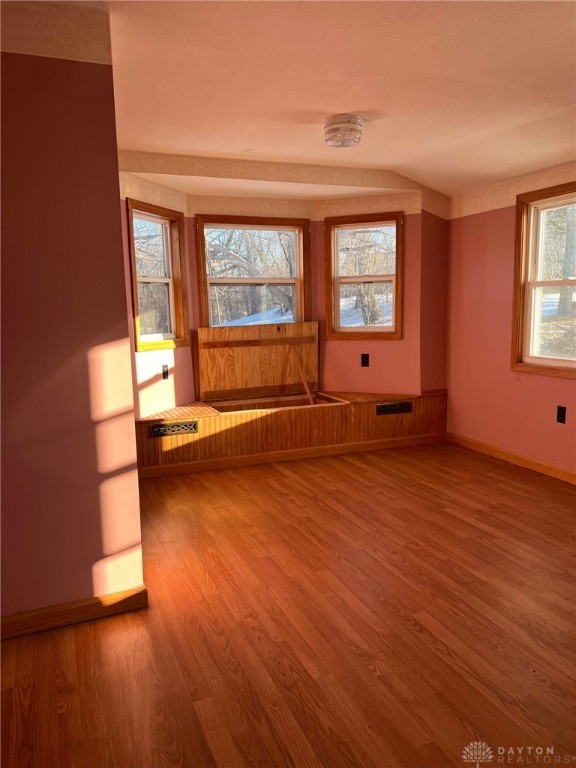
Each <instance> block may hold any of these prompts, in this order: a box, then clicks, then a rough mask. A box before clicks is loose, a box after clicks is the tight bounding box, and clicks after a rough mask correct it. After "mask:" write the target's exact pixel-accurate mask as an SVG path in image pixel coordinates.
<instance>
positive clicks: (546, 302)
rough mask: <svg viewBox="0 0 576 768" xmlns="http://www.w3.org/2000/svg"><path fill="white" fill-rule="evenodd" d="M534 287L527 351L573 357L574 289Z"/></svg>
mask: <svg viewBox="0 0 576 768" xmlns="http://www.w3.org/2000/svg"><path fill="white" fill-rule="evenodd" d="M533 291H534V293H533V304H532V333H531V337H532V344H531V347H532V348H531V351H530V354H531V355H532V356H533V357H553V358H557V359H561V360H576V312H575V309H576V303H575V302H576V290H575V289H574V288H573V287H572V286H556V287H550V288H548V287H546V288H534V289H533Z"/></svg>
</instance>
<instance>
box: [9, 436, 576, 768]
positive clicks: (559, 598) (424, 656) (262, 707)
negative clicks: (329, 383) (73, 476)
mask: <svg viewBox="0 0 576 768" xmlns="http://www.w3.org/2000/svg"><path fill="white" fill-rule="evenodd" d="M575 502H576V494H575V491H574V488H573V487H572V486H569V485H567V484H566V483H560V482H558V481H556V480H553V479H551V478H548V477H545V476H543V475H538V474H536V473H534V472H530V471H529V470H527V469H522V468H520V467H516V466H513V465H511V464H506V463H504V462H501V461H498V460H496V459H493V458H490V457H487V456H483V455H481V454H479V453H474V452H472V451H468V450H466V449H464V448H460V447H458V446H455V445H446V444H445V445H440V446H420V447H415V448H406V449H402V450H398V451H386V452H380V453H364V454H354V455H350V456H345V457H329V458H322V459H315V460H306V461H297V462H289V463H288V462H286V463H282V462H281V463H277V464H268V465H262V466H258V467H245V468H242V469H228V470H222V471H220V472H218V474H217V476H216V475H215V474H214V473H213V472H209V473H198V474H194V475H190V476H181V477H166V478H157V479H154V480H146V481H143V482H142V483H141V506H142V536H143V550H144V570H145V573H146V581H147V585H148V588H149V590H150V609H149V610H148V611H137V612H133V613H125V614H122V615H119V616H115V617H111V618H109V619H106V620H104V621H97V622H89V623H87V624H79V625H77V626H75V627H68V628H65V629H60V630H56V631H52V632H43V633H41V634H39V635H35V636H31V637H26V638H21V639H17V640H9V641H6V642H4V643H2V657H3V658H2V729H3V740H2V745H3V756H2V766H3V768H21V767H22V768H23V767H24V766H37V767H38V768H161V767H162V768H169V766H173V767H174V768H176V767H180V768H256V767H258V768H463V766H464V765H465V763H463V761H462V750H463V749H464V747H465V746H466V745H467V744H468V743H469V742H471V741H477V740H481V741H485V742H486V743H488V744H490V745H491V746H492V748H493V749H494V751H495V750H496V748H497V747H498V746H500V745H502V746H515V747H522V746H523V747H525V748H526V747H527V746H530V745H531V746H532V747H533V748H535V747H537V746H546V745H551V746H553V748H554V751H555V755H554V758H556V757H558V758H560V761H561V763H562V764H573V761H571V760H570V756H571V755H573V754H576V734H575V732H574V729H573V716H574V711H575V710H576V696H575V692H574V686H573V680H572V675H571V672H572V670H573V668H574V661H575V652H574V642H573V641H574V626H575V624H574V618H575V617H574V613H573V606H572V605H571V603H570V598H571V596H572V595H573V585H574V558H573V542H572V540H571V535H572V528H573V519H574V505H575ZM564 756H567V760H565V759H564ZM523 760H524V763H523V764H524V765H526V763H528V762H530V761H532V762H533V763H534V768H535V766H536V762H535V754H534V752H532V756H531V757H529V756H528V755H527V753H526V751H525V752H524V753H523ZM551 762H552V764H554V765H555V764H557V761H556V760H552V761H551ZM496 763H497V757H496V751H495V759H494V761H493V762H492V763H491V765H494V766H495V765H496ZM515 764H516V763H515Z"/></svg>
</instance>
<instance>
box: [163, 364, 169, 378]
mask: <svg viewBox="0 0 576 768" xmlns="http://www.w3.org/2000/svg"><path fill="white" fill-rule="evenodd" d="M162 378H163V379H164V380H166V379H167V378H168V366H167V365H163V366H162Z"/></svg>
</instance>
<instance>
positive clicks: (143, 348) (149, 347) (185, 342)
mask: <svg viewBox="0 0 576 768" xmlns="http://www.w3.org/2000/svg"><path fill="white" fill-rule="evenodd" d="M189 346H190V339H184V338H177V339H163V340H162V341H140V340H138V341H137V342H136V352H154V351H155V350H158V349H175V348H176V347H189Z"/></svg>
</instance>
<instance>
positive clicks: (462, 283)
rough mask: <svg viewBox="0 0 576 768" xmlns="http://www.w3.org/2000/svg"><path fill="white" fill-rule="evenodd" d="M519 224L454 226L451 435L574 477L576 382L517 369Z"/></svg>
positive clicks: (486, 219)
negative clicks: (561, 409) (559, 414)
mask: <svg viewBox="0 0 576 768" xmlns="http://www.w3.org/2000/svg"><path fill="white" fill-rule="evenodd" d="M514 225H515V209H514V208H502V209H499V210H493V211H488V212H485V213H478V214H476V215H472V216H465V217H463V218H459V219H455V220H453V221H452V222H451V248H450V278H449V280H450V289H449V296H450V300H449V329H450V330H449V347H448V393H449V398H448V430H449V432H452V433H455V434H457V435H461V436H463V437H467V438H471V439H473V440H478V441H480V442H482V443H486V444H488V445H490V446H495V447H497V448H500V449H501V450H504V451H508V452H510V453H515V454H518V455H520V456H524V457H526V458H529V459H532V460H533V461H536V462H540V463H542V464H546V465H548V466H550V467H555V468H557V469H562V470H568V471H574V469H575V468H576V430H575V429H574V423H575V422H574V417H575V415H576V413H575V405H576V397H575V395H576V382H574V380H570V379H562V378H557V377H553V376H543V375H535V374H526V373H518V372H516V371H512V370H511V367H510V356H511V336H512V290H513V276H514ZM557 405H566V406H567V407H568V417H567V423H566V424H557V423H556V406H557Z"/></svg>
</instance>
